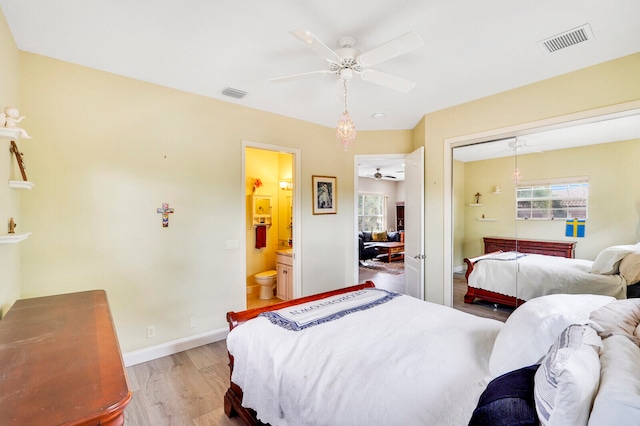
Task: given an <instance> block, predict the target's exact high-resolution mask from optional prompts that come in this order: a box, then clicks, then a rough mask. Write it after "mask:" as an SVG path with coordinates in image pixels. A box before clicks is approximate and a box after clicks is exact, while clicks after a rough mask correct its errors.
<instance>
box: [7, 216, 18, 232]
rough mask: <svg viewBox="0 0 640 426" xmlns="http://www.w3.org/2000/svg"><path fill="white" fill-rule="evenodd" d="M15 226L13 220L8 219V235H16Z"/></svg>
mask: <svg viewBox="0 0 640 426" xmlns="http://www.w3.org/2000/svg"><path fill="white" fill-rule="evenodd" d="M16 226H18V225H17V224H16V223H15V222H14V221H13V218H10V219H9V233H10V234H15V233H16Z"/></svg>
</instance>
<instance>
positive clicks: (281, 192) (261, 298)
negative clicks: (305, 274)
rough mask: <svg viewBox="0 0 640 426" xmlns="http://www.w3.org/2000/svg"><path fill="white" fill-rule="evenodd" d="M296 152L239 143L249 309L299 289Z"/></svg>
mask: <svg viewBox="0 0 640 426" xmlns="http://www.w3.org/2000/svg"><path fill="white" fill-rule="evenodd" d="M299 156H300V153H299V150H296V149H291V148H287V147H281V146H275V145H267V144H261V143H255V142H248V141H244V142H243V182H244V186H243V190H244V195H245V196H244V197H243V200H244V211H245V232H246V234H245V239H244V242H245V244H244V247H245V250H244V253H245V262H244V264H245V274H244V275H245V278H246V279H245V287H246V294H247V298H246V307H247V308H248V309H249V308H256V307H262V306H268V305H272V304H275V303H279V302H281V301H282V300H283V299H287V298H293V297H296V296H297V295H298V294H300V293H301V291H300V278H299V277H300V267H299V263H300V262H299V259H298V256H296V253H298V250H296V249H297V248H298V247H300V242H299V235H300V231H299V223H300V221H299V220H298V219H297V218H298V217H299V209H300V208H299V204H300V203H299V200H300V195H299V188H298V186H299V185H296V176H299V164H300V161H299ZM283 256H286V257H283ZM285 261H286V263H287V268H286V272H285V273H283V271H284V270H283V269H282V265H284V263H285ZM279 262H280V263H281V264H278V263H279ZM288 263H290V265H288ZM278 286H280V287H278ZM284 295H286V296H284ZM277 296H278V297H277Z"/></svg>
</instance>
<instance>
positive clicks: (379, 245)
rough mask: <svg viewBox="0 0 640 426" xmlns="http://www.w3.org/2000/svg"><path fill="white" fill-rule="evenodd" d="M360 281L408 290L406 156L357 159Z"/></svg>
mask: <svg viewBox="0 0 640 426" xmlns="http://www.w3.org/2000/svg"><path fill="white" fill-rule="evenodd" d="M355 161H356V167H357V172H356V177H355V184H354V187H355V194H356V200H355V203H356V204H355V205H356V206H357V208H356V215H357V219H356V222H355V223H356V226H355V233H356V240H357V244H356V251H357V253H356V257H357V275H356V276H357V277H358V282H364V281H367V280H371V281H373V282H374V283H375V284H376V286H378V287H381V288H385V289H388V290H393V291H398V292H404V291H405V276H404V274H405V263H404V230H405V222H404V217H405V216H404V203H405V164H404V161H405V155H404V154H385V155H376V156H370V155H362V156H356V160H355Z"/></svg>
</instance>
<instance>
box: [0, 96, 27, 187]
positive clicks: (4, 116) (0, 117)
mask: <svg viewBox="0 0 640 426" xmlns="http://www.w3.org/2000/svg"><path fill="white" fill-rule="evenodd" d="M23 118H24V116H20V112H18V108H16V107H5V108H4V112H2V113H0V124H2V127H6V128H7V129H15V130H18V131H19V132H20V137H21V138H24V139H31V136H29V134H28V133H27V131H26V130H24V129H23V128H20V127H18V126H17V124H18V123H19V122H21V121H22V119H23ZM25 180H26V179H25Z"/></svg>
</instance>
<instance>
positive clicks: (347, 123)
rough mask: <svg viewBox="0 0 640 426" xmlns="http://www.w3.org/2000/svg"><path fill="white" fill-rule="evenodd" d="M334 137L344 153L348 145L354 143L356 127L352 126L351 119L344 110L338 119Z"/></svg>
mask: <svg viewBox="0 0 640 426" xmlns="http://www.w3.org/2000/svg"><path fill="white" fill-rule="evenodd" d="M336 137H337V139H338V142H339V143H341V144H342V147H343V148H344V150H345V151H346V150H348V149H349V145H351V144H352V143H354V142H355V141H356V126H355V124H353V119H352V118H351V116H350V115H349V111H347V110H346V109H345V110H344V112H343V113H342V115H340V118H339V119H338V125H337V126H336Z"/></svg>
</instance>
